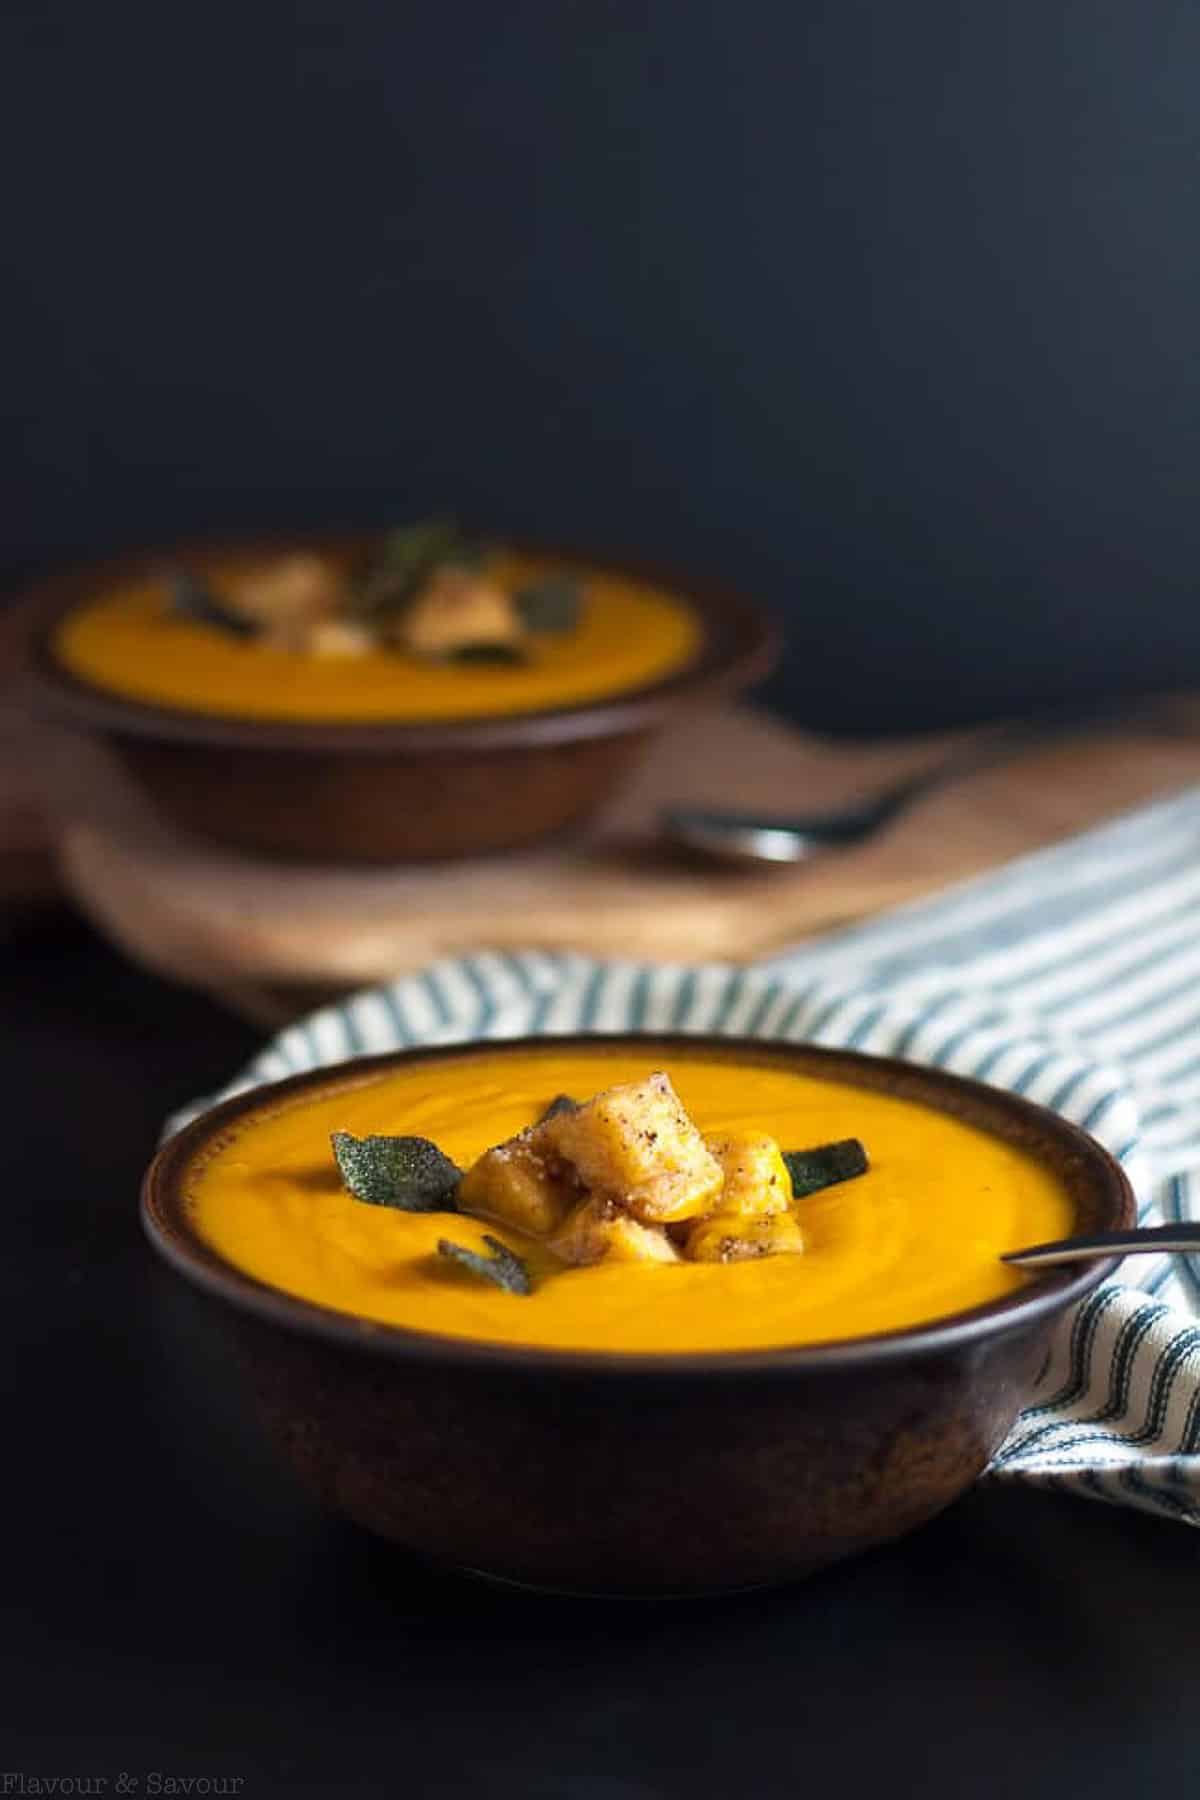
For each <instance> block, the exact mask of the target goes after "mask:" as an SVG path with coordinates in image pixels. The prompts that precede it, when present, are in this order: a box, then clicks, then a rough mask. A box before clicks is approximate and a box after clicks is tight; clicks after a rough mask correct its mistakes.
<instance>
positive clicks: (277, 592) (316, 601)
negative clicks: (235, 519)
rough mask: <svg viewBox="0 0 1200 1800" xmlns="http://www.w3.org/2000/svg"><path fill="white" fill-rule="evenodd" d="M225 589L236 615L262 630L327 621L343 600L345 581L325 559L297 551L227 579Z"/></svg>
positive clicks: (223, 584)
mask: <svg viewBox="0 0 1200 1800" xmlns="http://www.w3.org/2000/svg"><path fill="white" fill-rule="evenodd" d="M220 585H221V586H222V587H224V588H228V590H229V595H230V598H231V600H232V602H233V604H234V605H235V606H236V607H237V610H238V611H239V612H242V613H245V614H246V616H247V618H250V619H253V620H254V622H255V624H256V625H259V626H260V627H262V628H264V629H270V628H272V627H275V628H283V627H286V626H288V625H298V624H309V623H311V622H312V621H313V620H315V619H324V618H328V617H329V615H330V614H331V613H333V612H335V611H336V610H337V608H338V607H339V606H340V605H341V603H342V600H343V598H344V596H345V587H346V583H345V578H344V576H343V575H342V573H341V571H340V570H339V569H338V568H337V567H336V566H335V565H334V564H333V563H331V562H330V561H328V559H327V558H325V557H323V556H317V555H315V554H313V553H312V552H308V551H301V552H299V553H297V554H296V555H295V556H280V557H276V558H275V560H274V561H273V562H269V563H264V564H262V565H261V566H259V567H257V568H254V569H248V570H246V572H245V573H244V574H239V575H238V576H236V577H233V576H231V577H230V578H229V579H228V580H227V581H224V582H222V583H221V584H220Z"/></svg>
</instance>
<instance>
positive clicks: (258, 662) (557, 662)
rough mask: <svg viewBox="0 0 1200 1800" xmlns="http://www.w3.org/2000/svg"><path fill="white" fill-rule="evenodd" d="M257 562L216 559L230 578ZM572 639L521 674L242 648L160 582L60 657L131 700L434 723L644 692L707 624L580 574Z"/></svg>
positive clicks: (96, 620)
mask: <svg viewBox="0 0 1200 1800" xmlns="http://www.w3.org/2000/svg"><path fill="white" fill-rule="evenodd" d="M251 566H252V559H247V558H242V559H241V560H240V562H239V559H238V558H236V557H226V558H224V559H210V562H209V564H208V572H209V573H210V574H211V575H212V576H213V577H214V579H218V578H219V579H224V580H225V581H226V582H236V580H237V578H238V575H239V572H240V573H241V574H243V575H245V573H246V571H247V570H248V569H250V568H251ZM494 569H495V574H496V578H497V580H499V581H501V582H507V583H511V584H515V585H519V584H520V583H521V582H522V581H523V580H526V579H532V578H536V577H537V576H538V575H539V574H545V573H546V565H545V564H539V563H538V562H536V561H535V560H533V559H530V558H526V557H520V556H517V555H516V554H515V553H509V552H505V553H503V554H502V555H500V556H498V557H497V558H496V559H495V562H494ZM578 573H580V574H581V575H582V579H583V583H584V587H585V604H584V607H583V613H582V617H581V620H580V622H579V624H578V626H577V628H575V629H574V630H572V631H570V632H567V633H564V634H563V635H561V636H557V637H556V636H550V635H547V636H545V637H543V638H540V639H539V640H538V642H537V644H536V649H535V651H534V653H533V654H532V655H531V656H530V658H529V660H528V661H527V662H525V663H523V664H521V665H518V666H504V665H489V666H464V665H460V664H440V665H439V664H438V663H435V662H429V661H422V660H419V659H417V658H415V657H413V656H407V655H403V654H401V653H398V652H397V651H396V650H394V649H389V648H385V647H382V646H380V647H378V648H374V649H372V650H370V651H368V652H367V653H366V654H365V655H361V656H354V657H346V658H338V657H319V656H312V655H299V654H295V653H291V652H289V651H287V650H285V649H281V648H278V647H276V646H274V645H272V644H269V643H264V642H262V641H256V640H254V639H239V638H237V637H233V636H230V635H228V634H226V633H223V632H220V631H216V630H213V629H212V628H211V627H209V626H206V625H204V624H201V623H198V622H196V621H194V620H191V619H188V618H185V617H181V616H178V615H177V614H173V613H172V610H171V605H170V597H169V592H168V590H167V587H166V585H165V584H164V583H163V582H162V581H154V580H149V579H147V580H144V581H141V582H140V583H134V584H131V585H129V586H125V587H120V588H114V589H113V590H111V591H109V592H107V593H103V594H100V595H98V596H97V597H96V598H95V599H93V600H90V601H88V602H86V603H85V604H83V605H81V606H80V607H78V608H77V609H76V610H75V611H73V612H71V613H70V614H68V615H67V617H66V618H65V619H64V620H63V622H62V623H61V624H60V626H59V627H58V630H57V633H56V635H55V639H54V652H55V655H56V657H57V658H58V660H59V661H60V662H61V663H62V664H63V666H64V667H65V668H67V669H68V670H69V671H70V672H71V673H72V674H73V675H75V676H77V677H78V678H79V679H81V680H83V681H86V682H88V683H89V684H90V685H92V686H94V687H99V688H103V689H105V690H107V691H108V692H111V693H114V694H119V695H121V696H123V697H124V698H126V699H130V700H138V701H143V702H148V703H149V704H151V705H156V706H165V707H170V708H172V709H174V710H181V711H184V712H193V713H203V714H209V715H213V716H224V717H236V718H248V719H262V720H266V719H275V720H280V719H284V720H289V719H290V720H296V721H301V722H303V721H307V722H309V723H320V722H326V723H334V722H340V723H358V724H364V723H371V722H374V723H378V722H381V721H392V722H395V723H401V724H404V723H412V724H417V723H421V722H430V721H434V720H445V719H466V718H494V717H502V716H504V715H505V714H514V713H525V712H546V711H551V710H553V709H555V708H559V707H567V706H578V705H583V704H586V703H587V702H588V701H595V700H603V699H607V698H610V697H611V696H612V695H614V694H622V693H627V692H630V691H631V690H633V689H636V688H641V687H646V686H649V685H651V684H653V683H654V682H657V681H661V680H663V679H665V678H666V677H667V676H669V675H672V674H675V673H677V672H678V671H679V670H681V669H683V668H684V667H685V666H686V665H687V664H688V663H689V662H691V661H692V660H693V658H694V657H695V655H696V654H697V652H698V650H699V648H700V645H701V639H702V631H701V626H700V622H699V619H698V618H697V615H696V614H695V613H694V612H693V611H692V609H691V608H690V607H689V606H688V605H687V604H686V603H685V602H684V601H683V600H681V599H677V598H676V597H675V596H673V595H671V594H668V593H666V592H664V591H663V590H662V589H660V588H655V587H651V586H648V585H645V584H643V583H640V582H635V581H632V580H627V579H625V578H623V577H618V576H616V575H610V574H605V573H601V572H598V571H591V570H583V571H580V572H578Z"/></svg>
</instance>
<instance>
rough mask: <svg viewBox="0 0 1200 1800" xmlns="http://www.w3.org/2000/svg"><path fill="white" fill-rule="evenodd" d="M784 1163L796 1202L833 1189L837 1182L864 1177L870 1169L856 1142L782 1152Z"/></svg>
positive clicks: (849, 1139)
mask: <svg viewBox="0 0 1200 1800" xmlns="http://www.w3.org/2000/svg"><path fill="white" fill-rule="evenodd" d="M783 1160H784V1162H785V1163H786V1164H787V1172H788V1174H789V1175H790V1176H791V1178H792V1193H793V1195H794V1196H795V1198H796V1199H797V1200H803V1199H804V1197H805V1195H806V1194H816V1193H819V1192H820V1190H821V1189H822V1188H827V1187H834V1186H836V1184H837V1183H838V1182H839V1181H852V1180H853V1179H854V1177H855V1176H856V1175H865V1174H866V1172H867V1169H868V1167H869V1164H868V1162H867V1153H866V1151H865V1150H864V1149H863V1147H862V1145H861V1143H860V1142H859V1140H858V1139H857V1138H839V1139H838V1141H837V1143H835V1144H815V1145H814V1146H813V1148H812V1149H811V1150H785V1151H784V1152H783Z"/></svg>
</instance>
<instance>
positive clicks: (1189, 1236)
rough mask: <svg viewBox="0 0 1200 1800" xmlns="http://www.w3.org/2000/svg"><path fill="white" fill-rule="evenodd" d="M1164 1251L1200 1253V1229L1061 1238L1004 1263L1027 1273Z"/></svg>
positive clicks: (1144, 1228) (1156, 1228)
mask: <svg viewBox="0 0 1200 1800" xmlns="http://www.w3.org/2000/svg"><path fill="white" fill-rule="evenodd" d="M1163 1250H1197V1251H1200V1225H1139V1226H1137V1227H1135V1228H1134V1229H1133V1230H1131V1231H1097V1232H1095V1233H1094V1234H1093V1235H1092V1236H1091V1237H1069V1238H1059V1239H1057V1241H1056V1242H1054V1243H1052V1244H1030V1245H1029V1247H1028V1248H1027V1249H1025V1250H1010V1251H1009V1252H1008V1255H1007V1256H1002V1257H1001V1258H1000V1261H1001V1262H1006V1263H1016V1264H1017V1265H1018V1266H1019V1267H1020V1268H1023V1269H1038V1268H1043V1267H1047V1266H1048V1265H1050V1264H1052V1263H1070V1262H1088V1261H1090V1259H1091V1258H1092V1257H1096V1256H1139V1255H1140V1256H1148V1255H1151V1254H1157V1253H1159V1252H1161V1251H1163Z"/></svg>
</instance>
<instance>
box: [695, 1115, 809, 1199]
mask: <svg viewBox="0 0 1200 1800" xmlns="http://www.w3.org/2000/svg"><path fill="white" fill-rule="evenodd" d="M704 1142H705V1144H706V1146H707V1147H708V1149H709V1150H710V1151H711V1153H712V1155H713V1156H715V1157H716V1159H717V1161H718V1162H719V1163H720V1165H721V1168H722V1170H723V1171H724V1175H725V1181H724V1185H723V1186H722V1188H721V1195H720V1199H719V1200H718V1201H717V1203H716V1206H715V1207H714V1211H719V1212H722V1213H741V1214H743V1215H744V1216H746V1217H749V1216H750V1215H752V1214H754V1213H777V1212H785V1211H786V1210H787V1208H788V1206H789V1205H790V1204H791V1199H792V1179H791V1176H790V1175H789V1174H788V1172H787V1164H786V1163H785V1162H784V1160H783V1156H782V1155H781V1153H780V1149H779V1145H778V1144H777V1143H776V1142H775V1139H774V1138H773V1137H768V1136H767V1134H766V1132H765V1131H727V1132H724V1133H721V1134H714V1135H712V1136H711V1137H706V1138H705V1140H704Z"/></svg>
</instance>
